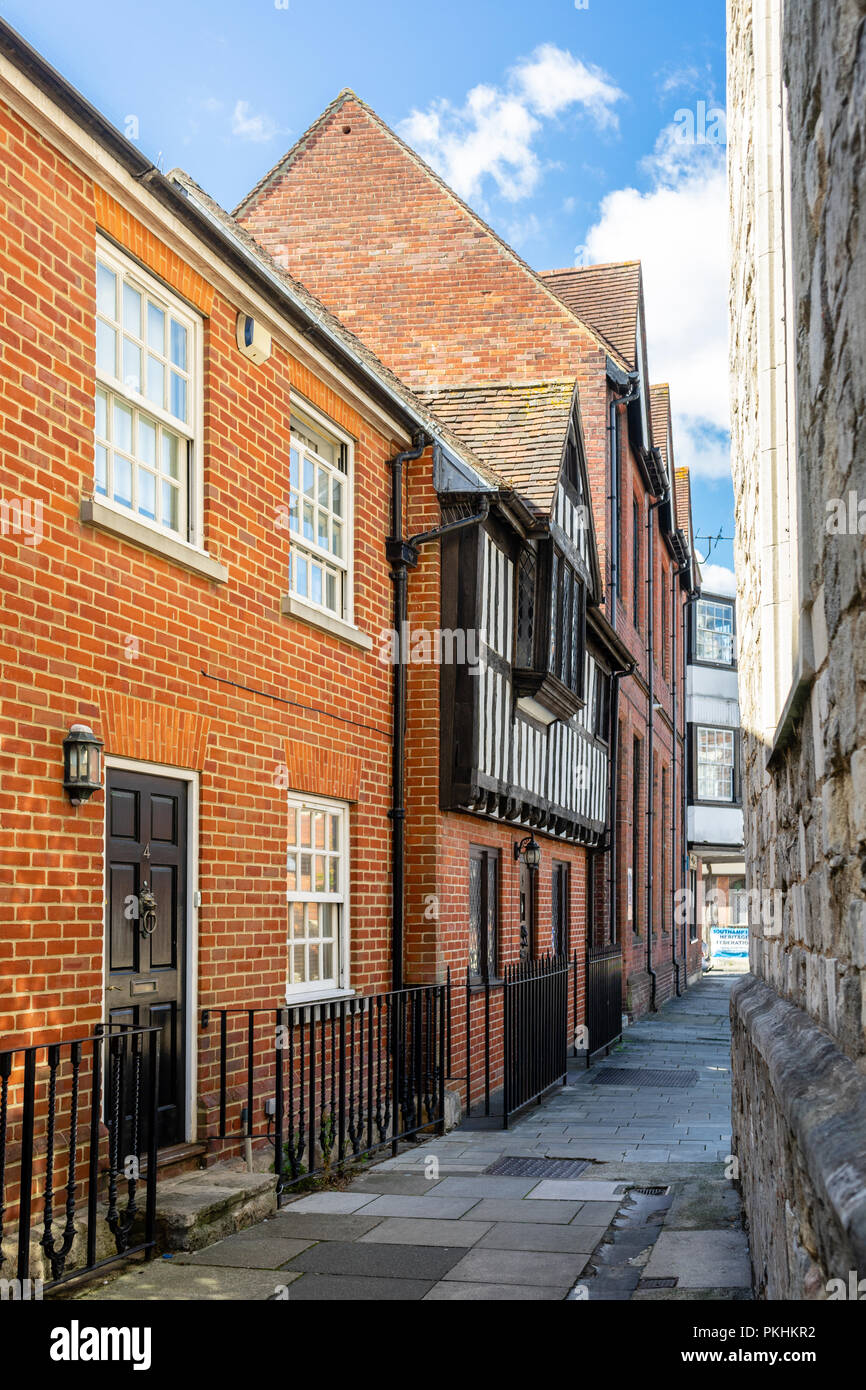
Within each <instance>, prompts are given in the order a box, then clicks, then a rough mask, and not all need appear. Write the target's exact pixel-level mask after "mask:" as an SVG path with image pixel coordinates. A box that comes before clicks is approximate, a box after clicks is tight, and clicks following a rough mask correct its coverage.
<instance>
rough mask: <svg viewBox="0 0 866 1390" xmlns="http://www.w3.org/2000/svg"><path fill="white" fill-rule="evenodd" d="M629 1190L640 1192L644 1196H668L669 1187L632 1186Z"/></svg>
mask: <svg viewBox="0 0 866 1390" xmlns="http://www.w3.org/2000/svg"><path fill="white" fill-rule="evenodd" d="M629 1192H630V1193H633V1192H639V1193H640V1195H641V1196H642V1197H667V1195H668V1193H669V1192H670V1188H669V1187H630V1188H629Z"/></svg>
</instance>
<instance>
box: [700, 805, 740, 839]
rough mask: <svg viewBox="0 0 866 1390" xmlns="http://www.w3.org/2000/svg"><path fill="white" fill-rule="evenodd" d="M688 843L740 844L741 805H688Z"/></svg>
mask: <svg viewBox="0 0 866 1390" xmlns="http://www.w3.org/2000/svg"><path fill="white" fill-rule="evenodd" d="M688 840H689V844H690V845H694V846H695V848H699V847H700V846H701V845H702V844H704V845H742V843H743V810H742V807H741V806H690V807H689V822H688Z"/></svg>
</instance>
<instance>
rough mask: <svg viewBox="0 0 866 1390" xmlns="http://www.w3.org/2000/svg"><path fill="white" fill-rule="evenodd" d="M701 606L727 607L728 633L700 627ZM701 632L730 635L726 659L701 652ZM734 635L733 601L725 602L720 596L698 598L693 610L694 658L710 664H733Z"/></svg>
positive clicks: (734, 653)
mask: <svg viewBox="0 0 866 1390" xmlns="http://www.w3.org/2000/svg"><path fill="white" fill-rule="evenodd" d="M702 606H705V607H709V608H727V610H728V612H729V613H730V615H731V630H730V632H729V633H726V632H721V631H717V630H716V629H714V628H707V627H703V628H702V627H701V607H702ZM702 632H707V633H709V635H710V636H711V637H730V640H731V654H730V656H729V657H728V659H727V661H724V660H721V659H719V658H717V657H713V656H705V655H704V654H703V653H702V652H701V650H700V646H701V633H702ZM734 637H735V633H734V605H733V603H726V602H725V600H724V599H721V598H699V599H698V601H697V605H696V611H695V660H696V661H707V662H710V663H711V664H712V665H714V666H733V664H734V659H735V655H736V648H735V647H734Z"/></svg>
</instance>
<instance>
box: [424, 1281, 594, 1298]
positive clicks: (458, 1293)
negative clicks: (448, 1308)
mask: <svg viewBox="0 0 866 1390" xmlns="http://www.w3.org/2000/svg"><path fill="white" fill-rule="evenodd" d="M567 1294H568V1286H565V1287H564V1288H563V1287H560V1288H548V1286H547V1285H541V1284H472V1283H468V1282H466V1283H463V1282H460V1283H458V1282H457V1281H456V1280H452V1281H447V1280H445V1281H443V1282H442V1283H441V1284H434V1285H433V1288H432V1289H431V1290H430V1292H429V1293H428V1294H425V1295H424V1302H425V1303H482V1302H485V1303H507V1302H520V1303H532V1302H536V1303H538V1302H542V1301H545V1300H546V1301H548V1302H551V1303H557V1302H561V1301H562V1300H563V1299H564V1298H565V1297H566V1295H567Z"/></svg>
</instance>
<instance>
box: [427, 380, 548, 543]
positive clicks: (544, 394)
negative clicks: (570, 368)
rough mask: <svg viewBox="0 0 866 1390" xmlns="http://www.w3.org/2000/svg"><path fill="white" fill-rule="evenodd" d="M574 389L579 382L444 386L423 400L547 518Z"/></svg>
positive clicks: (490, 466)
mask: <svg viewBox="0 0 866 1390" xmlns="http://www.w3.org/2000/svg"><path fill="white" fill-rule="evenodd" d="M575 389H576V388H575V383H574V381H567V380H566V381H540V382H530V383H525V382H521V383H518V384H514V385H504V386H500V385H489V386H452V387H443V388H440V389H438V390H434V391H424V392H421V393H420V395H421V398H422V400H423V401H424V402H425V403H426V404H427V405H428V406H429V407H430V409H431V410H432V412H433V414H434V415H435V416H436V418H437V419H438V420H441V421H442V422H443V424H446V425H448V426H449V428H450V429H452V430H453V431H454V433H455V434H456V435H457V436H458V437H459V438H460V439H465V441H466V443H467V444H468V445H469V447H470V448H471V449H472V451H473V453H475V454H476V455H477V456H478V457H479V458H480V459H481V460H482V462H483V463H485V464H486V465H487V466H488V468H491V469H493V470H494V471H495V472H496V473H497V474H498V476H499V477H501V478H504V479H505V480H506V482H508V483H509V485H510V486H511V487H513V488H514V490H515V492H518V493H519V494H520V495H521V496H522V497H524V498H525V499H526V500H527V501H529V502H530V503H531V504H532V506H533V507H534V508H535V510H536V511H537V512H539V513H541V514H543V515H545V516H547V515H548V514H549V513H550V508H551V504H552V502H553V498H554V494H555V491H556V483H557V479H558V477H559V467H560V463H561V461H562V454H563V450H564V448H565V440H566V434H567V432H568V423H569V420H570V418H571V413H572V409H573V405H574V395H575Z"/></svg>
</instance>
